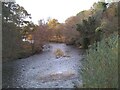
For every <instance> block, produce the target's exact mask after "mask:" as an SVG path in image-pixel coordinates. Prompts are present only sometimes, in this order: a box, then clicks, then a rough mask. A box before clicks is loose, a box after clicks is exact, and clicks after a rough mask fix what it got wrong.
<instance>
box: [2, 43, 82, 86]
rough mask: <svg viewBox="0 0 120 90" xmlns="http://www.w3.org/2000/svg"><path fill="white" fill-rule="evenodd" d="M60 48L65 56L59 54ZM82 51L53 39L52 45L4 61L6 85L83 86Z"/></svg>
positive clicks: (3, 77) (4, 81)
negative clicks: (47, 48)
mask: <svg viewBox="0 0 120 90" xmlns="http://www.w3.org/2000/svg"><path fill="white" fill-rule="evenodd" d="M57 49H60V50H62V52H64V55H65V56H64V57H60V58H56V56H55V54H54V52H55V50H57ZM81 59H82V53H81V50H79V49H77V48H75V47H74V46H67V45H65V44H60V43H51V44H50V49H49V50H45V51H43V52H42V53H41V54H36V55H33V56H30V57H28V58H25V59H19V60H15V61H12V62H7V63H4V64H3V73H2V74H3V76H2V79H3V80H2V83H3V88H74V87H75V85H76V84H78V85H79V86H82V78H81V75H80V67H81Z"/></svg>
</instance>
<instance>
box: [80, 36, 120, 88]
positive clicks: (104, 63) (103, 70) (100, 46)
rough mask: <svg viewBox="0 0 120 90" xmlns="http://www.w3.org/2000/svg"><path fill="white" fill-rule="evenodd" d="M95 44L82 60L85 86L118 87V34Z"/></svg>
mask: <svg viewBox="0 0 120 90" xmlns="http://www.w3.org/2000/svg"><path fill="white" fill-rule="evenodd" d="M95 46H96V45H95V44H94V45H93V46H92V47H91V48H90V49H89V50H88V51H87V55H86V58H85V60H83V62H82V65H83V66H82V71H81V73H82V77H83V87H87V88H117V87H118V35H116V34H113V35H111V36H110V37H108V38H104V39H103V40H102V41H101V42H98V43H97V47H95Z"/></svg>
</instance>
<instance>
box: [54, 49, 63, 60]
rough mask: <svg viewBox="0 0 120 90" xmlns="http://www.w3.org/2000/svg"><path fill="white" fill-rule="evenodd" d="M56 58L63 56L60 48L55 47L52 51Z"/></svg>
mask: <svg viewBox="0 0 120 90" xmlns="http://www.w3.org/2000/svg"><path fill="white" fill-rule="evenodd" d="M54 54H55V56H56V58H59V57H63V56H64V52H63V51H62V50H61V49H57V50H56V51H55V52H54Z"/></svg>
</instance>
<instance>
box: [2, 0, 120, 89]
mask: <svg viewBox="0 0 120 90" xmlns="http://www.w3.org/2000/svg"><path fill="white" fill-rule="evenodd" d="M119 4H120V1H118V2H111V3H106V2H100V1H99V2H97V3H94V4H93V6H92V7H91V8H90V9H89V10H84V11H81V12H79V13H78V14H76V15H75V16H71V17H69V18H68V19H66V21H65V23H59V22H58V20H57V19H54V18H49V19H48V21H47V22H46V23H45V22H44V20H39V25H36V24H34V23H33V22H32V21H27V19H30V20H31V18H32V17H31V15H30V14H29V13H28V12H27V11H26V10H25V9H24V7H22V6H20V5H18V4H16V3H14V2H7V3H5V2H3V3H2V9H3V10H2V27H3V28H2V35H3V36H2V37H3V38H2V46H3V47H2V54H3V55H2V60H3V62H7V61H10V62H11V61H12V60H16V59H21V58H26V57H29V56H31V55H33V54H36V53H40V52H42V49H43V45H45V44H48V43H49V42H60V43H65V44H66V45H74V46H76V47H82V49H84V50H85V51H86V53H85V59H83V61H82V70H81V71H80V72H81V74H82V79H83V87H84V88H86V87H87V88H88V87H89V88H117V87H118V51H119V48H118V40H119V36H118V34H117V33H118V29H119V28H120V27H119V26H118V17H119V9H120V8H119V7H118V6H119ZM55 55H56V56H64V53H63V52H62V51H61V50H59V49H58V50H56V51H55Z"/></svg>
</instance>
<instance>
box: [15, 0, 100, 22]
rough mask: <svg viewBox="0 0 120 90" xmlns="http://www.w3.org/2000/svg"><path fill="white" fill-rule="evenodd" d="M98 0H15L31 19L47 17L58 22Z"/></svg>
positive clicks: (36, 19) (45, 18)
mask: <svg viewBox="0 0 120 90" xmlns="http://www.w3.org/2000/svg"><path fill="white" fill-rule="evenodd" d="M98 1H99V0H16V3H18V4H19V5H20V6H23V7H24V8H25V9H26V10H27V11H28V13H30V14H31V15H32V21H33V22H34V23H36V24H37V23H38V20H40V19H44V20H47V18H48V17H51V18H55V19H58V21H59V22H60V23H64V21H65V20H66V19H67V18H68V17H70V16H74V15H76V14H77V13H78V12H80V11H82V10H87V9H90V7H91V6H92V5H93V3H94V2H98Z"/></svg>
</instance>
